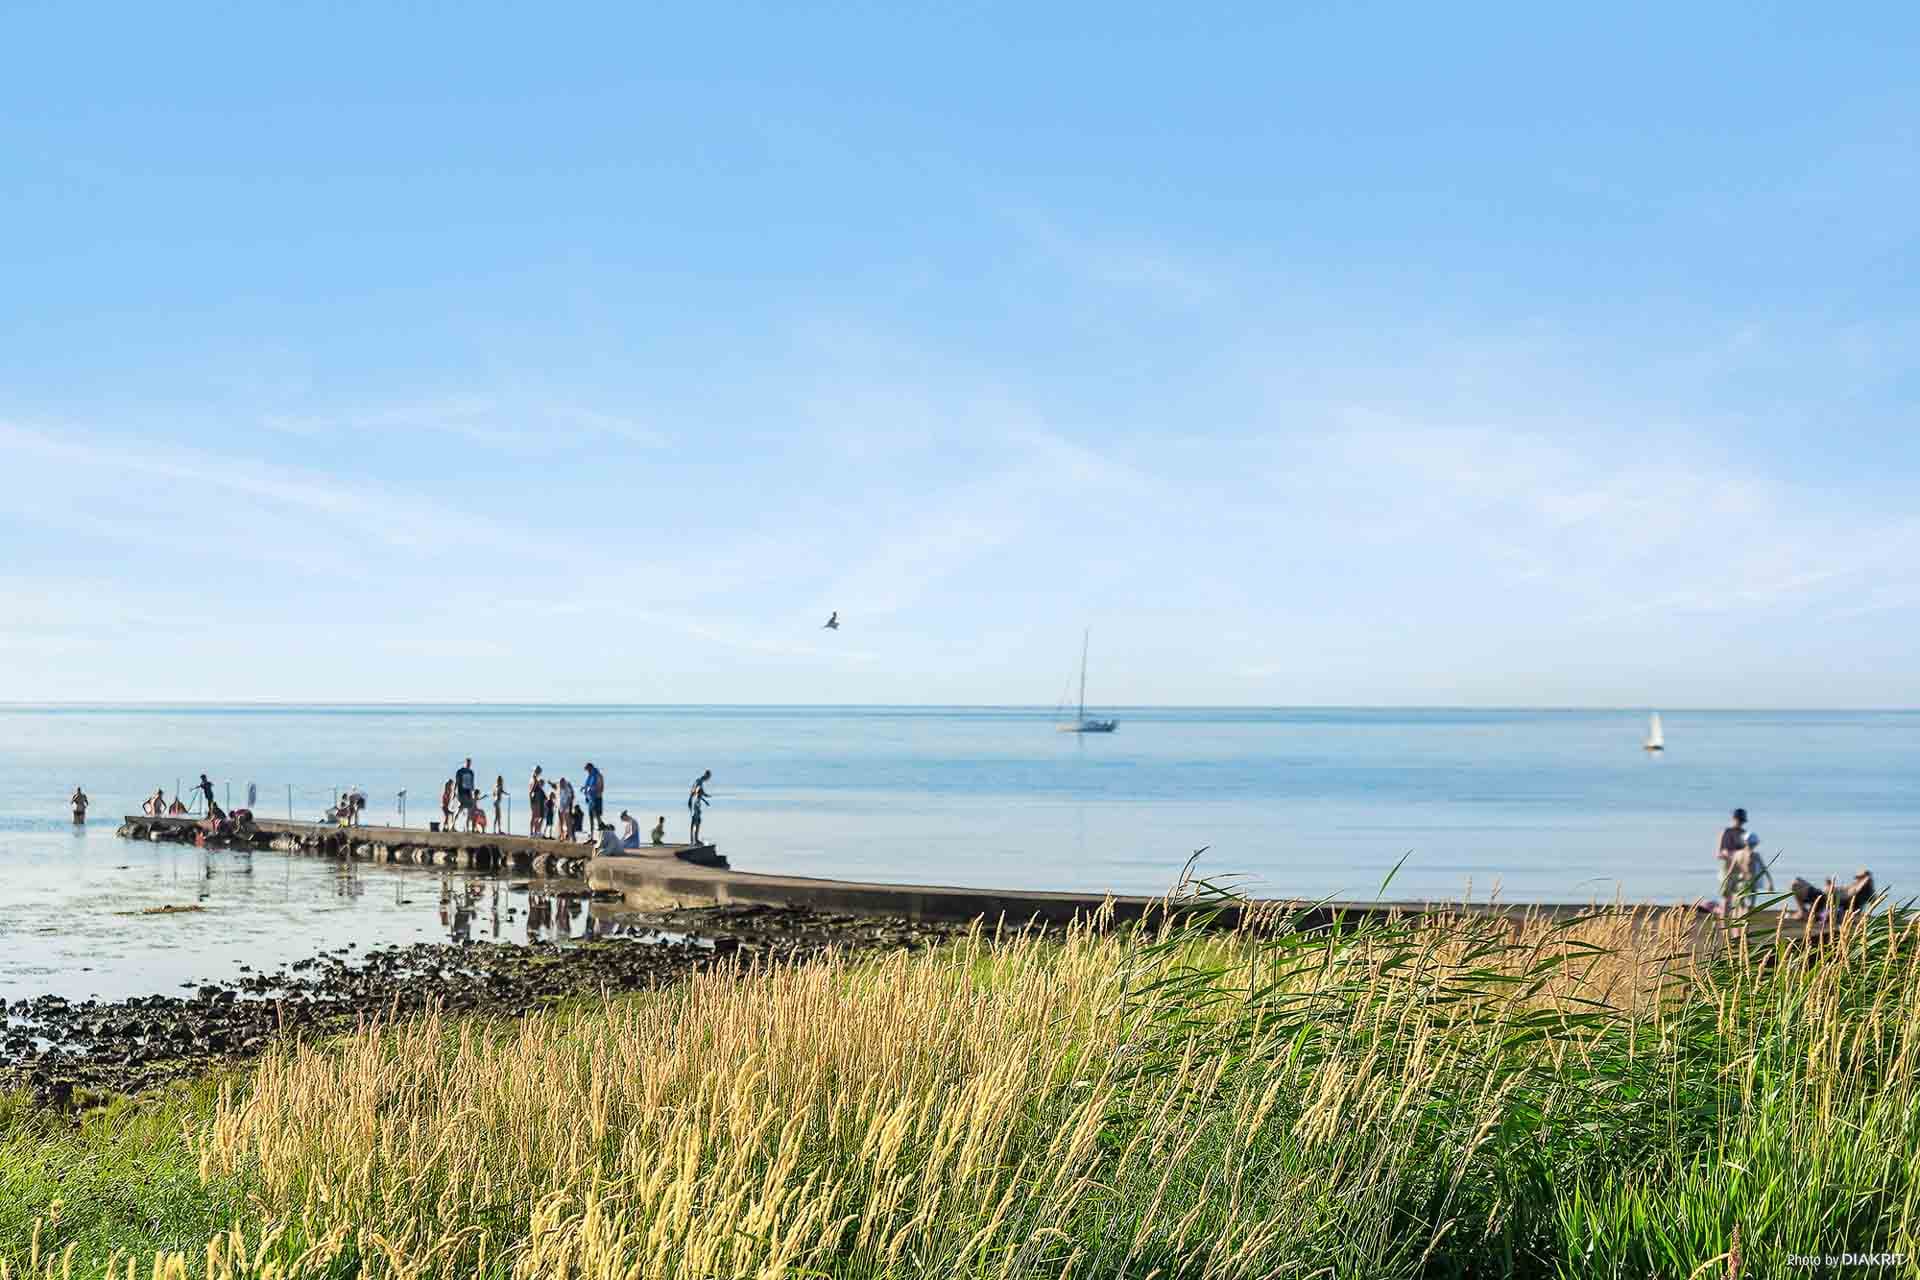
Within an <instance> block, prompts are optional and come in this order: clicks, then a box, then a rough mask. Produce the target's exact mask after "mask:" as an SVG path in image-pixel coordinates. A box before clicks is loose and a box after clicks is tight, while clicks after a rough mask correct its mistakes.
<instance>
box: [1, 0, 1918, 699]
mask: <svg viewBox="0 0 1920 1280" xmlns="http://www.w3.org/2000/svg"><path fill="white" fill-rule="evenodd" d="M955 9H958V7H957V6H939V7H938V8H937V9H936V8H934V7H928V8H925V9H921V10H918V11H909V10H908V9H907V8H906V7H904V6H897V5H873V6H860V5H836V6H830V7H828V6H791V5H790V6H767V7H748V6H739V5H724V4H705V5H699V6H684V7H681V8H679V9H677V10H671V11H670V10H666V9H650V8H648V7H644V6H612V5H609V6H606V7H592V6H565V5H556V6H544V7H542V8H541V9H540V10H539V11H538V12H536V11H534V10H532V9H528V8H526V7H524V6H516V7H511V8H509V7H492V6H482V5H465V6H459V7H453V6H409V7H407V8H406V9H405V11H400V7H398V6H325V7H322V6H313V7H300V8H294V7H290V6H234V7H221V8H210V7H198V6H191V5H169V6H125V7H119V8H116V7H113V6H101V7H93V8H89V9H86V10H84V11H82V10H79V9H75V8H73V7H72V6H52V5H47V6H15V7H10V8H9V10H8V12H7V14H6V16H5V17H4V19H0V462H3V463H4V473H5V476H6V479H7V481H8V483H7V484H6V486H5V489H4V490H3V491H0V546H4V547H5V549H6V551H7V554H6V556H5V557H4V561H0V590H4V592H5V598H6V600H7V602H8V607H7V609H6V610H5V611H4V612H0V700H42V699H77V700H96V699H101V700H106V699H126V698H155V699H215V700H226V699H256V698H258V699H287V700H304V699H316V700H340V701H353V700H367V699H422V700H442V699H444V700H464V699H486V700H494V699H498V700H512V701H540V700H549V699H551V700H568V701H572V700H632V701H649V702H759V701H777V702H966V703H1032V702H1038V703H1051V702H1053V701H1055V700H1056V699H1057V698H1058V697H1059V695H1060V693H1061V691H1062V690H1063V689H1064V688H1065V686H1066V684H1067V681H1068V677H1069V675H1070V672H1071V669H1072V667H1073V663H1074V659H1075V656H1076V649H1077V645H1078V641H1079V634H1080V630H1081V628H1082V627H1083V626H1091V627H1092V628H1093V631H1094V654H1095V664H1094V677H1093V696H1094V697H1095V699H1097V700H1100V701H1106V702H1113V703H1222V704H1229V703H1232V704H1303V703H1347V704H1390V703H1438V704H1452V705H1471V704H1499V705H1512V704H1551V705H1573V704H1586V705H1593V704H1597V705H1628V706H1632V705H1667V706H1681V705H1687V706H1754V705H1761V706H1800V705H1818V706H1852V705H1867V706H1875V705H1878V706H1913V705H1916V704H1920V696H1916V689H1920V645H1916V644H1915V643H1914V642H1913V639H1912V637H1913V635H1914V633H1915V628H1916V623H1920V513H1917V512H1916V509H1915V504H1914V500H1913V494H1914V488H1915V485H1914V482H1915V479H1916V473H1917V472H1920V441H1917V440H1916V432H1915V430H1914V426H1915V401H1916V391H1920V374H1917V372H1916V364H1915V348H1916V338H1920V325H1917V324H1916V317H1917V315H1920V313H1917V312H1916V305H1915V304H1916V274H1915V264H1916V226H1920V223H1917V222H1916V219H1915V217H1914V212H1913V211H1914V210H1915V208H1916V207H1920V148H1917V147H1916V143H1917V142H1920V138H1917V137H1916V122H1917V121H1920V114H1917V113H1916V108H1917V107H1920V87H1917V85H1920V81H1916V78H1915V77H1914V75H1913V74H1912V71H1913V68H1914V67H1915V66H1916V65H1920V11H1916V10H1914V9H1913V8H1912V7H1910V6H1895V5H1886V6H1873V5H1863V6H1851V7H1848V8H1846V9H1845V10H1844V11H1841V10H1834V11H1831V12H1818V13H1816V12H1815V11H1814V9H1813V7H1811V6H1804V5H1802V6H1781V7H1777V8H1775V7H1766V6H1755V5H1739V6H1732V5H1726V6H1718V5H1706V4H1702V5H1689V6H1609V7H1604V8H1593V9H1591V11H1582V12H1575V11H1573V7H1572V6H1548V7H1546V8H1545V9H1544V10H1543V9H1542V7H1540V6H1517V5H1516V6H1502V7H1492V6H1478V7H1469V8H1465V9H1463V8H1462V7H1460V6H1447V7H1434V6H1405V7H1392V6H1381V5H1352V6H1338V7H1334V6H1297V7H1296V6H1278V5H1262V6H1248V7H1245V8H1233V7H1226V6H1186V7H1184V8H1183V9H1182V10H1181V11H1180V12H1172V11H1170V10H1169V8H1168V7H1166V6H1129V5H1114V4H1111V3H1107V4H1100V5H1069V4H1060V5H1052V6H1012V5H1009V6H971V7H967V8H966V9H965V11H964V12H955V11H951V10H955ZM1561 10H1566V11H1565V12H1562V11H1561ZM831 609H838V610H839V611H840V612H841V615H842V617H843V618H844V619H845V622H846V626H845V628H844V629H843V630H842V631H840V632H838V633H830V632H823V631H821V630H819V623H820V621H821V620H822V619H823V618H824V617H825V615H826V614H827V612H828V611H829V610H831Z"/></svg>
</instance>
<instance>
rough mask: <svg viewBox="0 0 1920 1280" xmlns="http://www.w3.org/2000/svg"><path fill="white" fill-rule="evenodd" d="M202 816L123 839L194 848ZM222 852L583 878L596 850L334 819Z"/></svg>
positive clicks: (706, 853) (268, 831)
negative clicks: (247, 850)
mask: <svg viewBox="0 0 1920 1280" xmlns="http://www.w3.org/2000/svg"><path fill="white" fill-rule="evenodd" d="M204 830H205V829H204V828H203V827H202V826H201V820H200V819H198V818H187V817H177V818H176V817H161V818H156V817H153V816H151V815H147V814H129V815H128V816H127V817H126V818H125V819H124V820H123V821H122V822H121V824H120V830H119V834H120V835H121V836H122V837H124V838H126V839H129V840H155V841H166V842H173V843H181V844H192V843H197V842H199V840H200V839H202V838H203V833H204ZM218 847H225V848H235V847H239V848H250V849H272V850H275V851H277V852H281V853H297V854H306V855H310V856H314V857H330V858H346V859H351V860H353V861H356V862H374V863H382V864H392V865H397V866H408V867H455V868H459V869H462V870H469V871H486V872H497V873H502V874H506V873H522V874H527V875H547V876H562V877H569V878H573V879H580V878H583V877H584V876H585V875H586V870H587V863H588V862H589V860H590V859H591V850H590V849H589V848H588V846H586V845H584V844H573V843H562V842H561V841H558V840H536V839H534V838H532V837H531V836H515V835H496V834H493V833H491V832H477V831H475V832H469V831H423V830H421V829H419V828H417V827H375V826H363V827H342V826H339V825H336V824H334V823H327V822H285V821H281V820H280V819H277V818H256V819H254V821H253V824H252V826H251V827H250V828H249V830H248V831H247V832H246V834H244V835H241V836H237V837H235V838H233V839H222V840H221V841H220V842H219V846H218ZM631 856H632V857H633V858H634V859H636V860H645V861H649V862H665V863H673V864H675V865H679V866H704V867H711V868H724V867H725V866H726V865H727V860H726V858H724V857H723V856H721V854H720V851H719V850H718V849H715V848H714V847H713V846H712V845H710V844H697V845H689V844H669V845H656V846H649V847H647V848H645V849H636V850H634V851H633V852H632V854H631Z"/></svg>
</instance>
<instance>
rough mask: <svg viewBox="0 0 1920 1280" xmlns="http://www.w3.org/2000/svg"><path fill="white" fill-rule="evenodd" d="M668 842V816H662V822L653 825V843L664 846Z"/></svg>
mask: <svg viewBox="0 0 1920 1280" xmlns="http://www.w3.org/2000/svg"><path fill="white" fill-rule="evenodd" d="M666 842H667V815H666V814H664V813H663V814H661V815H660V821H658V822H656V823H654V824H653V843H654V844H656V845H663V844H665V843H666Z"/></svg>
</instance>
